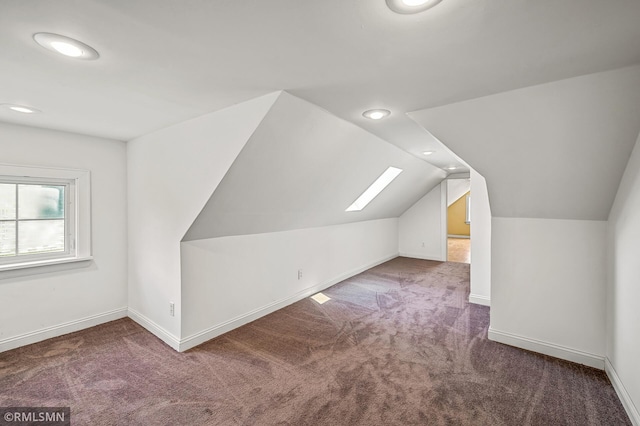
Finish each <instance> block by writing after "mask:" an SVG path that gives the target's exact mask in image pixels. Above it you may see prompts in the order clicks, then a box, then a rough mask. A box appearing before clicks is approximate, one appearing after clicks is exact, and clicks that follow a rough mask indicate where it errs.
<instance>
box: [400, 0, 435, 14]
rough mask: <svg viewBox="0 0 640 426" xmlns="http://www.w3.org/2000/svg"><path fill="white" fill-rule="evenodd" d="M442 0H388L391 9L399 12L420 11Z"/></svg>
mask: <svg viewBox="0 0 640 426" xmlns="http://www.w3.org/2000/svg"><path fill="white" fill-rule="evenodd" d="M441 1H442V0H387V6H389V9H391V10H393V11H394V12H397V13H403V14H409V13H419V12H423V11H425V10H427V9H431V8H432V7H433V6H435V5H437V4H438V3H440V2H441Z"/></svg>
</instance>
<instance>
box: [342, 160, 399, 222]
mask: <svg viewBox="0 0 640 426" xmlns="http://www.w3.org/2000/svg"><path fill="white" fill-rule="evenodd" d="M400 173H402V169H398V168H397V167H389V168H387V170H385V171H384V173H382V175H380V177H379V178H378V179H376V181H375V182H373V183H372V184H371V186H370V187H369V188H367V189H366V191H364V192H363V193H362V195H360V196H359V197H358V199H357V200H356V201H354V202H353V204H351V205H350V206H349V207H347V209H346V210H345V211H347V212H359V211H360V210H362V209H364V208H365V207H366V206H367V204H369V203H370V202H371V200H373V199H374V198H376V197H377V196H378V194H380V193H381V192H382V190H383V189H385V188H386V187H387V185H389V184H390V183H391V182H392V181H393V180H394V179H395V178H397V177H398V175H399V174H400Z"/></svg>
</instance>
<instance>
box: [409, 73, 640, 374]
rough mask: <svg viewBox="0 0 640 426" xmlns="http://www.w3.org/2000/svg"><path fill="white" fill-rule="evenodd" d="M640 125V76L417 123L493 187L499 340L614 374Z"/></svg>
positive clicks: (487, 102)
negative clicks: (622, 187) (613, 326)
mask: <svg viewBox="0 0 640 426" xmlns="http://www.w3.org/2000/svg"><path fill="white" fill-rule="evenodd" d="M639 115H640V66H634V67H627V68H622V69H617V70H613V71H606V72H601V73H597V74H590V75H585V76H580V77H575V78H571V79H567V80H561V81H556V82H553V83H548V84H543V85H539V86H533V87H527V88H523V89H518V90H513V91H510V92H505V93H500V94H497V95H492V96H486V97H483V98H478V99H473V100H469V101H463V102H458V103H454V104H450V105H445V106H441V107H437V108H432V109H426V110H422V111H417V112H414V113H411V114H410V116H411V117H412V118H413V119H414V120H416V121H417V122H418V123H420V124H421V125H422V126H423V127H424V128H426V129H427V130H429V131H430V132H431V133H433V134H434V135H435V136H436V137H438V138H439V139H440V140H441V141H442V142H443V143H445V144H446V145H447V146H448V147H449V148H451V149H452V150H453V151H454V152H455V153H456V154H457V155H459V156H460V157H461V158H463V159H464V160H465V161H466V162H467V163H469V164H470V165H471V167H473V168H474V169H475V170H477V171H478V172H479V173H481V174H482V175H483V176H484V177H485V179H486V184H487V188H488V191H489V195H490V198H491V212H492V214H493V220H492V224H491V232H492V241H491V249H492V261H491V307H492V315H491V333H490V337H491V338H493V339H495V340H498V341H502V342H504V343H509V344H512V345H515V346H520V347H524V348H527V349H531V350H536V351H539V352H543V353H547V354H550V355H554V356H559V357H562V358H566V359H570V360H574V361H577V362H582V363H586V364H589V365H593V366H596V367H599V368H603V366H604V355H605V351H604V348H605V344H604V340H605V330H604V326H603V324H604V323H605V314H604V312H605V309H604V294H605V272H604V271H605V264H604V259H605V252H604V250H603V248H602V247H603V245H604V243H605V228H606V222H605V221H606V219H607V217H608V215H609V210H610V208H611V205H612V202H613V198H614V196H615V193H616V190H617V187H618V184H619V182H620V178H621V176H622V172H623V170H624V167H625V164H626V162H627V158H628V156H629V154H630V152H631V149H632V148H633V144H634V142H635V140H636V137H637V135H638V131H639V130H640V122H639V121H638V119H637V117H638V116H639ZM472 204H473V203H472ZM472 222H473V218H472ZM472 228H473V224H472ZM472 232H473V229H472ZM472 240H473V237H472ZM472 256H473V254H472ZM473 260H474V259H473V258H472V261H473Z"/></svg>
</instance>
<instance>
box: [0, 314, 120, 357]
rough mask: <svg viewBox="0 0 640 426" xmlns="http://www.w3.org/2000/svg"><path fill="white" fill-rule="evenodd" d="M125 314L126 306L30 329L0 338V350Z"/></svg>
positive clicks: (55, 335) (13, 347)
mask: <svg viewBox="0 0 640 426" xmlns="http://www.w3.org/2000/svg"><path fill="white" fill-rule="evenodd" d="M126 316H127V308H118V309H114V310H112V311H108V312H104V313H101V314H97V315H91V316H88V317H85V318H81V319H78V320H74V321H69V322H65V323H62V324H58V325H54V326H51V327H45V328H41V329H40V330H36V331H32V332H29V333H24V334H20V335H18V336H13V337H9V338H6V339H2V340H0V352H4V351H8V350H11V349H15V348H19V347H21V346H26V345H30V344H32V343H37V342H41V341H43V340H47V339H51V338H53V337H58V336H62V335H65V334H69V333H73V332H75V331H80V330H83V329H85V328H89V327H94V326H96V325H99V324H103V323H105V322H109V321H115V320H117V319H120V318H125V317H126Z"/></svg>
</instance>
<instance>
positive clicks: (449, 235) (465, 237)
mask: <svg viewBox="0 0 640 426" xmlns="http://www.w3.org/2000/svg"><path fill="white" fill-rule="evenodd" d="M447 238H462V239H466V240H469V239H471V235H458V234H447Z"/></svg>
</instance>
